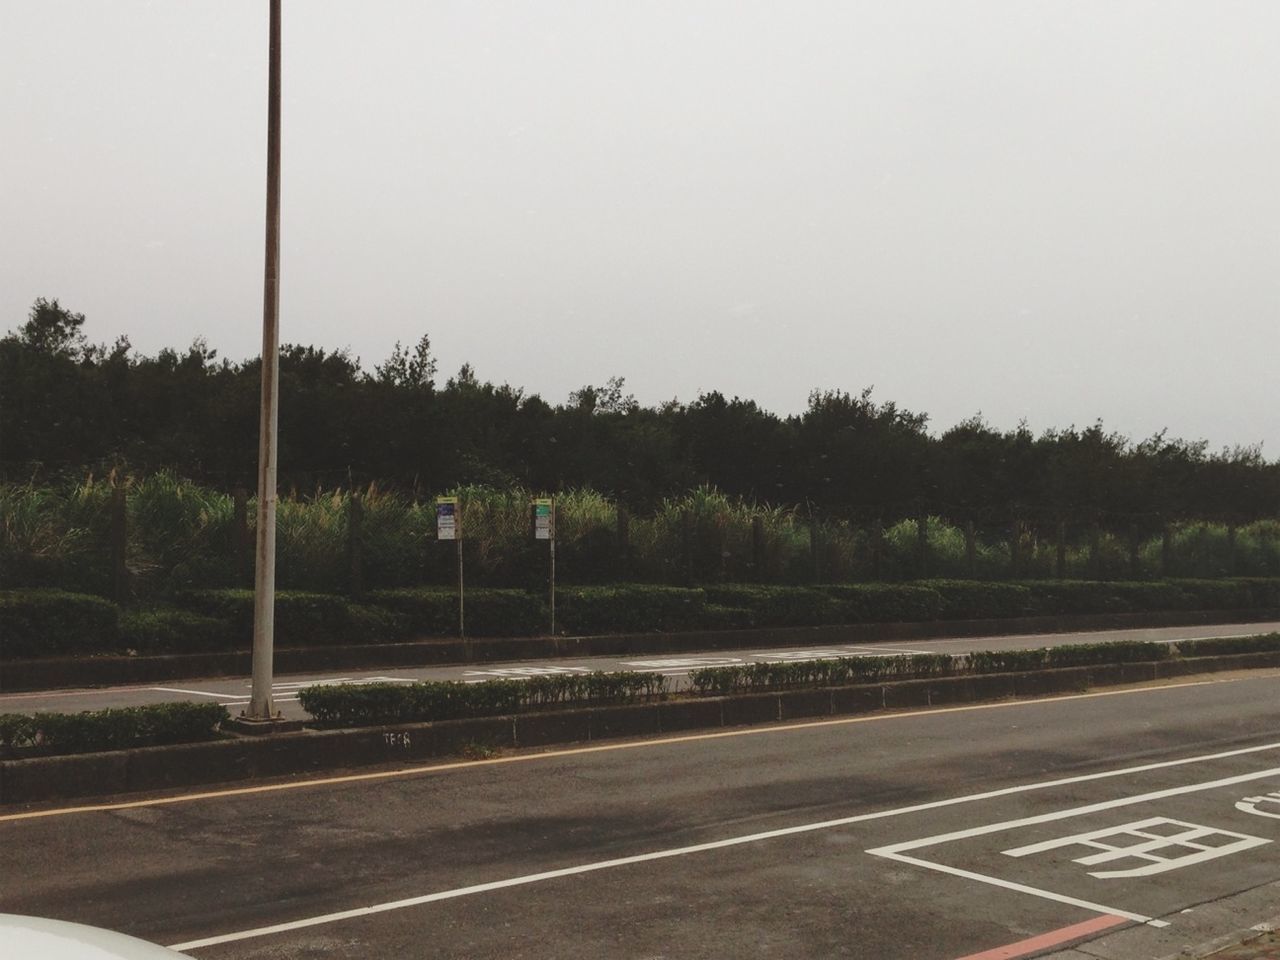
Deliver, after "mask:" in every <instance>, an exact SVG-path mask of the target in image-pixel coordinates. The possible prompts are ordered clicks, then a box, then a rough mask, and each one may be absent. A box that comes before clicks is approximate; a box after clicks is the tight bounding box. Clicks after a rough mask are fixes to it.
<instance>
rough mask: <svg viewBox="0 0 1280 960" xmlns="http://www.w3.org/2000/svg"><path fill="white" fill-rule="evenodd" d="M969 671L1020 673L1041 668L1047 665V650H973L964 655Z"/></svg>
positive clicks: (1044, 648)
mask: <svg viewBox="0 0 1280 960" xmlns="http://www.w3.org/2000/svg"><path fill="white" fill-rule="evenodd" d="M964 663H965V668H966V669H967V670H968V671H969V672H970V673H1021V672H1023V671H1026V670H1043V669H1045V668H1046V667H1047V666H1048V665H1049V650H1048V648H1046V647H1041V648H1039V649H1036V650H975V651H974V652H973V653H967V654H965V655H964Z"/></svg>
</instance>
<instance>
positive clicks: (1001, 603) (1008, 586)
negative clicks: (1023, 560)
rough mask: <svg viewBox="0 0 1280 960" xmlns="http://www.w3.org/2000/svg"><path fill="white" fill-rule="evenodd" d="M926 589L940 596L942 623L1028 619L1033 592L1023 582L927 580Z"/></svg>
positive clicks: (940, 617) (939, 617) (939, 606)
mask: <svg viewBox="0 0 1280 960" xmlns="http://www.w3.org/2000/svg"><path fill="white" fill-rule="evenodd" d="M921 585H922V586H926V587H928V588H929V589H930V590H933V591H934V592H935V593H937V595H938V619H940V620H989V619H993V618H996V617H1021V616H1025V615H1026V613H1027V611H1028V609H1030V607H1031V594H1032V590H1031V588H1030V587H1029V586H1027V585H1025V584H1019V583H993V582H989V581H983V580H927V581H924V582H923V583H922V584H921Z"/></svg>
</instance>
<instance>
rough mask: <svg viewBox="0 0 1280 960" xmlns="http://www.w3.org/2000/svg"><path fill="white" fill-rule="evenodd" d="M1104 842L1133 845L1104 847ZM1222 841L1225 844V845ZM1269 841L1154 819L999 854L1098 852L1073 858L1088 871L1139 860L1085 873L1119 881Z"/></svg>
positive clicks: (1168, 820) (1186, 864)
mask: <svg viewBox="0 0 1280 960" xmlns="http://www.w3.org/2000/svg"><path fill="white" fill-rule="evenodd" d="M1108 839H1115V840H1120V841H1126V840H1127V841H1131V842H1128V843H1124V842H1119V843H1105V842H1103V841H1105V840H1108ZM1224 840H1225V841H1226V842H1223V841H1224ZM1270 842H1271V841H1270V840H1264V839H1263V838H1261V837H1251V836H1248V835H1247V834H1243V833H1232V832H1231V831H1230V830H1218V829H1215V828H1213V827H1202V826H1199V825H1197V824H1194V823H1183V822H1182V821H1181V820H1170V819H1168V818H1167V817H1152V818H1150V819H1149V820H1138V821H1136V822H1134V823H1126V824H1123V825H1122V826H1119V827H1108V828H1107V829H1105V830H1094V831H1092V832H1090V833H1077V834H1075V835H1074V836H1070V837H1062V838H1060V839H1058V840H1046V841H1044V842H1043V843H1033V844H1029V845H1028V846H1025V847H1015V848H1014V849H1012V850H1005V851H1003V852H1004V854H1005V856H1008V857H1025V856H1027V855H1028V854H1032V853H1044V852H1045V851H1047V850H1057V849H1059V848H1061V847H1073V846H1081V847H1090V848H1092V849H1094V850H1097V851H1099V852H1098V853H1090V854H1086V855H1085V856H1083V857H1077V858H1076V859H1075V860H1073V861H1072V862H1073V863H1079V864H1082V865H1084V866H1086V867H1093V866H1097V865H1098V864H1102V863H1114V862H1116V861H1124V860H1136V861H1141V863H1140V865H1139V866H1133V867H1129V868H1128V869H1124V870H1097V871H1090V873H1089V876H1091V877H1097V878H1098V879H1099V880H1113V879H1117V878H1122V877H1125V878H1127V877H1150V876H1153V875H1155V874H1157V873H1166V872H1168V871H1170V870H1178V869H1180V868H1182V867H1189V866H1191V865H1193V864H1196V863H1203V862H1204V861H1206V860H1214V859H1217V858H1218V857H1225V856H1227V855H1228V854H1232V853H1240V852H1241V851H1243V850H1249V849H1251V848H1253V847H1258V846H1261V845H1262V844H1264V843H1270ZM1164 851H1171V852H1176V853H1178V854H1179V855H1176V856H1165V855H1163V852H1164Z"/></svg>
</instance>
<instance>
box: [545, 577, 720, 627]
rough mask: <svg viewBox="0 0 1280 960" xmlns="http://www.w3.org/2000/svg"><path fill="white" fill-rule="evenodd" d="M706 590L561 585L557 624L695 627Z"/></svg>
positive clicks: (700, 619) (699, 622)
mask: <svg viewBox="0 0 1280 960" xmlns="http://www.w3.org/2000/svg"><path fill="white" fill-rule="evenodd" d="M709 593H710V591H703V590H695V589H686V588H684V587H664V586H654V585H649V584H638V583H626V584H619V585H617V586H607V587H561V588H560V589H558V590H557V591H556V621H557V623H556V627H557V629H558V630H559V631H560V632H561V633H571V634H572V633H577V634H593V633H643V632H646V631H650V630H689V629H696V628H698V627H701V626H704V625H705V623H706V619H705V616H704V614H705V611H706V602H707V599H708V595H709ZM730 606H733V604H730ZM544 624H545V621H544ZM544 629H545V627H544Z"/></svg>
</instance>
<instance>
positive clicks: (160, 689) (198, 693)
mask: <svg viewBox="0 0 1280 960" xmlns="http://www.w3.org/2000/svg"><path fill="white" fill-rule="evenodd" d="M147 689H148V690H155V691H157V692H159V693H185V694H189V695H190V696H193V697H214V698H217V697H230V696H234V694H230V693H227V692H226V691H225V690H224V691H222V692H221V693H214V692H212V691H210V690H184V689H183V688H182V687H148V688H147Z"/></svg>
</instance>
